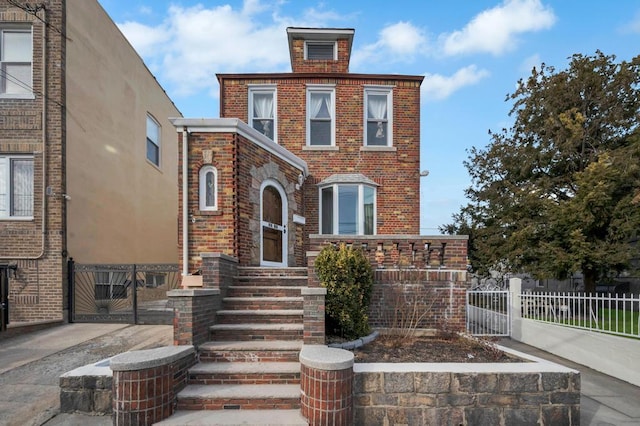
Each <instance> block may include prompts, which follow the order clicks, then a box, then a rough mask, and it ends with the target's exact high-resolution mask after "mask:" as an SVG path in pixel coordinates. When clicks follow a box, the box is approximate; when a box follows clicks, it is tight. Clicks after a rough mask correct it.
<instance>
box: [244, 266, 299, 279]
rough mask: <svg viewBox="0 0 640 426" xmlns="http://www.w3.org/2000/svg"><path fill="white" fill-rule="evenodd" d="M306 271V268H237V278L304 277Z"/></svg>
mask: <svg viewBox="0 0 640 426" xmlns="http://www.w3.org/2000/svg"><path fill="white" fill-rule="evenodd" d="M307 272H308V269H307V267H306V266H302V267H291V268H272V267H268V268H265V267H261V266H239V267H238V276H239V277H245V276H263V277H293V276H297V277H306V276H307Z"/></svg>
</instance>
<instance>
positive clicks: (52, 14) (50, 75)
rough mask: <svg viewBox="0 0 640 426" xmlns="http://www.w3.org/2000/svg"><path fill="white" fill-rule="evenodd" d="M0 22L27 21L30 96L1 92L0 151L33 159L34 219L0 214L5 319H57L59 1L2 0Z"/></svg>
mask: <svg viewBox="0 0 640 426" xmlns="http://www.w3.org/2000/svg"><path fill="white" fill-rule="evenodd" d="M43 21H45V22H48V25H45V24H44V23H43ZM0 23H3V24H6V23H12V24H13V23H15V24H24V25H26V26H30V27H31V29H32V43H33V62H32V82H31V87H32V92H33V98H32V99H16V98H11V97H3V98H0V155H8V154H22V155H30V156H33V159H34V190H33V194H34V200H33V219H31V220H0V241H2V244H0V264H12V265H16V266H17V270H16V273H15V276H14V275H13V273H12V274H11V278H10V283H11V285H10V288H9V306H10V311H9V313H10V322H22V321H25V322H26V321H31V322H33V321H41V320H62V319H63V303H64V298H63V287H64V286H63V280H64V275H65V259H64V255H63V250H64V247H65V237H64V233H63V229H64V220H63V218H64V214H65V200H64V199H63V198H62V197H48V196H46V195H45V190H46V188H47V187H50V188H51V189H52V190H53V192H54V193H58V194H61V193H64V192H65V189H64V164H63V160H62V158H63V157H62V155H63V152H64V135H65V126H64V121H65V120H64V107H65V102H66V100H65V78H64V74H63V71H62V70H63V68H64V67H61V66H60V64H63V63H64V58H65V39H64V36H63V35H62V34H63V33H64V31H63V29H64V28H65V11H64V2H63V1H62V0H52V1H50V2H48V3H47V7H46V10H44V9H43V10H39V11H37V12H35V13H31V12H30V11H28V10H22V9H19V8H17V7H14V6H12V5H10V4H9V3H8V2H3V3H1V4H0ZM45 40H46V42H45Z"/></svg>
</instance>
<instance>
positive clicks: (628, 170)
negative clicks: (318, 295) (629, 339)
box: [442, 52, 640, 292]
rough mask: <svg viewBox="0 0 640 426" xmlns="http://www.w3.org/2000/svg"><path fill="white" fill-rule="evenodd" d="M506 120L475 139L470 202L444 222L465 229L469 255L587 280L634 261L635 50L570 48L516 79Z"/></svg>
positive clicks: (477, 264)
mask: <svg viewBox="0 0 640 426" xmlns="http://www.w3.org/2000/svg"><path fill="white" fill-rule="evenodd" d="M506 100H507V101H512V102H513V108H512V110H511V113H510V114H511V115H512V116H513V117H514V123H513V126H512V127H511V128H510V129H502V131H501V132H498V133H491V132H490V135H491V142H490V143H489V145H488V146H487V147H486V148H482V149H479V148H475V147H474V148H472V149H471V150H470V152H469V157H468V160H467V161H466V162H465V167H466V168H467V170H468V171H469V174H470V175H471V178H472V184H471V187H469V188H468V189H467V191H466V195H467V198H468V200H469V202H468V204H467V205H466V206H464V207H463V208H462V209H461V210H460V212H459V213H457V214H455V215H454V216H453V222H454V223H452V224H449V225H445V226H443V227H442V230H443V231H445V232H448V233H465V234H468V235H469V236H470V261H471V263H472V266H473V267H474V269H475V270H476V271H478V272H479V273H481V274H482V273H486V272H487V271H488V270H489V269H498V270H500V269H502V270H503V271H505V272H506V271H509V272H529V273H532V274H534V276H536V277H538V278H551V277H555V278H559V279H562V278H566V277H567V276H568V275H569V274H571V273H572V272H577V271H581V272H582V273H583V276H584V282H585V290H586V291H588V292H589V291H594V290H595V284H596V282H597V281H598V280H599V279H603V278H606V277H608V276H610V275H612V274H615V273H618V272H620V271H622V270H625V269H627V268H629V267H630V260H631V259H633V258H634V257H635V258H637V257H638V245H637V244H630V242H632V241H637V238H638V232H639V229H640V130H639V127H638V119H639V118H640V56H638V57H636V58H634V59H632V60H631V61H630V62H626V61H622V62H619V63H617V62H615V56H606V55H604V54H602V53H601V52H596V54H595V55H594V56H583V55H574V56H573V57H572V58H571V60H570V63H569V66H568V68H567V69H566V70H563V71H556V70H555V69H554V68H552V67H546V66H545V65H544V64H543V65H542V67H541V68H540V69H539V70H537V69H535V68H534V69H533V71H532V73H531V76H530V77H529V78H528V79H526V80H520V81H519V82H518V86H517V90H516V91H515V93H513V94H511V95H508V96H507V99H506Z"/></svg>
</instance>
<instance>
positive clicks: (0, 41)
mask: <svg viewBox="0 0 640 426" xmlns="http://www.w3.org/2000/svg"><path fill="white" fill-rule="evenodd" d="M6 33H28V34H29V35H30V39H31V46H30V47H31V51H30V52H29V56H30V58H29V61H11V62H10V61H8V60H6V59H5V53H4V51H5V48H4V46H5V35H6ZM8 65H22V66H24V65H28V66H29V81H22V80H19V79H18V78H17V77H16V76H12V75H7V71H6V68H7V66H8ZM7 78H8V79H9V81H11V80H13V82H14V83H17V84H16V85H17V86H20V87H22V88H23V89H25V91H24V92H9V93H7V89H6V84H7ZM0 98H12V99H33V98H34V95H33V30H32V27H31V26H30V25H29V26H26V25H20V24H0Z"/></svg>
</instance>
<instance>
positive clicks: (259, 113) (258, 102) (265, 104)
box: [253, 94, 273, 137]
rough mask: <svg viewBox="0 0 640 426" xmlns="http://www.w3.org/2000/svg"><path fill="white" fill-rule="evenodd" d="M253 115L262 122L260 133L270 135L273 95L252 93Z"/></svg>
mask: <svg viewBox="0 0 640 426" xmlns="http://www.w3.org/2000/svg"><path fill="white" fill-rule="evenodd" d="M253 115H254V117H255V118H257V119H259V120H260V124H262V133H263V134H264V135H265V136H268V137H271V128H270V126H271V121H272V120H273V95H272V94H254V95H253Z"/></svg>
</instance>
